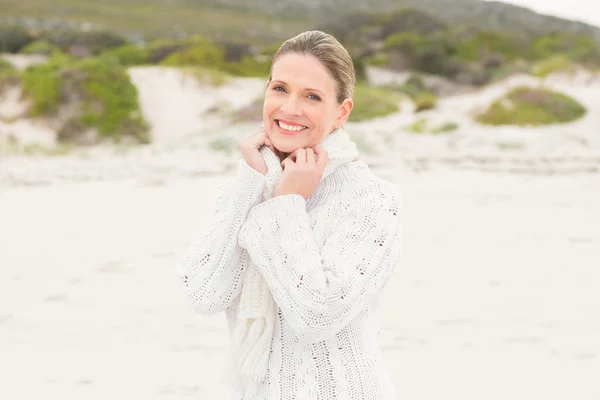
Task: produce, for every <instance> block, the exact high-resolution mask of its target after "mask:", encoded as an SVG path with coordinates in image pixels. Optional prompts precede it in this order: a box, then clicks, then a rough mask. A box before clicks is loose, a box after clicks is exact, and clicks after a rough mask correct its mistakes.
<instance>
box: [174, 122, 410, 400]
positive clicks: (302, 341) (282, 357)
mask: <svg viewBox="0 0 600 400" xmlns="http://www.w3.org/2000/svg"><path fill="white" fill-rule="evenodd" d="M321 145H322V146H323V147H326V148H327V150H328V151H329V154H330V159H329V161H328V164H327V167H326V170H325V174H324V176H323V179H322V180H321V183H320V184H319V186H318V187H317V189H316V190H315V192H314V193H313V194H312V195H311V196H310V197H309V198H308V200H306V201H305V200H304V198H303V197H302V196H300V195H294V194H292V195H283V196H277V197H274V198H271V193H272V190H273V187H274V185H275V184H276V182H277V180H278V179H279V177H280V176H281V167H280V165H279V161H278V159H276V157H275V155H274V154H273V153H272V152H271V151H270V150H268V149H267V150H268V151H267V150H265V149H266V148H263V149H261V152H262V153H263V156H264V158H265V160H266V162H267V166H268V170H269V172H268V173H267V176H263V175H261V174H259V173H258V172H256V171H255V170H254V169H252V168H251V167H249V166H248V165H247V164H246V163H245V162H244V161H243V160H241V161H240V164H239V167H238V170H237V173H236V176H235V178H234V179H233V180H231V181H229V182H228V183H227V184H225V185H223V186H222V187H221V188H220V195H219V198H218V201H217V207H215V210H214V211H215V212H214V214H213V217H214V218H215V220H214V221H213V222H212V223H211V224H210V230H209V231H208V232H205V233H204V234H202V235H201V236H200V237H199V238H198V239H197V240H196V241H195V242H194V243H193V244H192V246H191V247H190V249H189V251H188V253H187V254H186V255H185V257H184V258H183V260H182V262H181V264H180V265H179V269H178V271H179V275H180V277H181V279H182V282H183V284H184V287H185V289H186V292H187V294H188V296H189V298H190V300H191V302H192V304H193V305H194V306H195V308H196V309H197V310H198V311H199V312H202V313H204V314H214V313H216V312H220V311H225V312H226V316H227V320H228V323H229V328H230V331H231V333H232V350H231V354H230V362H229V363H228V368H227V370H226V374H225V376H226V378H227V380H226V382H227V383H229V384H232V385H233V386H234V390H233V392H232V399H235V400H266V399H268V400H271V399H273V400H276V399H281V400H292V399H297V400H302V399H306V400H308V399H310V400H315V399H319V400H321V399H322V400H329V399H351V400H354V399H356V400H358V399H360V400H369V399H377V400H386V399H395V398H396V397H395V391H394V386H393V384H392V382H391V379H390V376H389V372H388V369H387V367H386V365H385V362H384V360H383V356H382V353H381V350H380V348H379V346H378V343H377V333H378V329H379V328H378V326H379V325H378V324H379V321H378V316H377V297H378V294H379V292H380V291H381V289H382V288H383V287H384V286H385V284H386V283H387V281H388V280H389V278H390V277H391V276H392V274H393V271H394V267H395V264H396V261H397V259H398V257H399V254H400V195H399V192H398V190H397V188H396V186H394V185H392V184H391V183H389V182H387V181H384V180H381V179H379V178H377V177H376V176H374V175H373V174H372V173H371V172H370V170H369V168H368V167H367V165H366V164H364V163H363V162H360V161H354V162H353V161H352V160H353V159H354V157H355V156H356V154H357V153H356V148H355V146H354V143H353V142H351V141H350V139H349V137H348V136H347V134H346V132H344V131H343V130H341V129H340V130H338V131H337V132H335V133H334V134H332V135H330V136H328V137H327V139H325V141H323V143H322V144H321Z"/></svg>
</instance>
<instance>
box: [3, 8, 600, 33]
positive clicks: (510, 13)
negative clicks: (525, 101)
mask: <svg viewBox="0 0 600 400" xmlns="http://www.w3.org/2000/svg"><path fill="white" fill-rule="evenodd" d="M405 7H410V8H416V9H418V10H421V11H425V12H427V13H430V14H431V15H433V16H435V17H437V18H439V19H440V20H442V21H443V22H444V23H446V24H449V25H468V26H474V27H477V28H480V29H486V30H507V31H517V32H526V33H528V34H532V35H544V34H549V33H553V32H572V33H581V34H585V35H589V36H591V37H594V38H595V39H596V40H597V41H600V28H598V27H594V26H591V25H588V24H585V23H581V22H576V21H570V20H566V19H561V18H557V17H553V16H545V15H540V14H538V13H536V12H534V11H531V10H529V9H526V8H523V7H518V6H515V5H511V4H505V3H502V2H484V1H481V0H453V1H452V7H448V2H447V1H446V0H401V1H394V0H370V1H369V2H368V5H367V3H366V2H364V1H363V0H319V1H308V0H282V1H278V2H277V3H275V4H273V2H272V1H270V0H253V1H252V2H245V1H242V0H147V1H143V2H142V1H137V0H125V1H117V0H106V1H104V2H102V3H101V4H100V3H99V2H97V1H93V0H52V1H50V0H28V1H26V2H24V1H21V2H15V1H12V0H0V10H2V12H1V15H2V16H3V17H2V18H0V20H2V21H4V22H7V21H14V20H15V19H17V20H19V21H20V22H22V23H25V24H27V25H28V26H29V27H37V28H53V27H56V26H57V25H64V24H67V23H68V22H70V23H73V22H74V23H78V24H92V25H96V26H102V27H105V28H108V29H114V30H117V31H119V32H122V33H125V34H129V35H131V36H140V37H145V38H155V37H162V36H185V35H192V34H202V35H207V36H210V37H212V38H216V39H217V38H227V39H229V40H231V39H240V38H244V40H251V41H254V42H257V43H267V42H270V41H276V40H282V39H285V38H287V37H289V36H290V35H292V34H294V33H297V32H299V31H301V30H306V29H314V28H316V27H319V26H321V25H323V24H324V23H326V22H330V21H331V20H336V21H338V22H339V23H344V20H345V19H346V15H347V14H353V13H356V12H370V11H373V12H381V11H391V10H394V9H398V8H405ZM341 10H343V11H341Z"/></svg>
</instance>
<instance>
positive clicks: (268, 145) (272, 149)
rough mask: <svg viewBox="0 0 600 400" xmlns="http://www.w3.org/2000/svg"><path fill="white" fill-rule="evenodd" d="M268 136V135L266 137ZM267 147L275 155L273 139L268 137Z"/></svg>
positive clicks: (266, 139)
mask: <svg viewBox="0 0 600 400" xmlns="http://www.w3.org/2000/svg"><path fill="white" fill-rule="evenodd" d="M265 136H266V135H265ZM265 146H267V147H268V148H269V149H271V151H272V152H273V153H275V146H273V143H271V139H269V137H268V136H266V137H265Z"/></svg>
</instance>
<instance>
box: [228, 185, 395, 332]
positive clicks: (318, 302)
mask: <svg viewBox="0 0 600 400" xmlns="http://www.w3.org/2000/svg"><path fill="white" fill-rule="evenodd" d="M344 201H345V202H346V203H345V204H343V205H342V207H341V208H342V209H345V210H346V211H344V212H343V213H342V214H340V215H335V216H332V218H331V219H332V221H331V223H333V224H334V225H335V226H333V227H332V229H331V231H332V232H333V234H332V235H331V236H330V237H329V238H327V240H326V242H325V244H324V246H323V247H322V248H320V247H319V246H318V245H317V243H316V242H315V239H314V237H313V231H312V229H311V227H310V220H309V217H308V214H307V213H306V202H305V200H304V198H303V197H302V196H300V195H297V194H289V195H282V196H278V197H274V198H272V199H270V200H267V201H265V202H264V203H261V204H259V205H257V206H256V207H254V208H253V209H252V210H251V212H250V214H249V216H248V219H247V220H246V223H245V224H244V226H243V227H242V230H241V232H240V238H239V240H240V245H241V246H242V247H243V248H246V249H247V250H248V253H249V254H250V257H251V258H252V260H253V262H254V263H255V264H256V265H257V267H258V268H259V269H260V271H261V272H262V274H263V276H264V278H265V281H266V282H267V285H268V286H269V288H270V289H271V293H272V294H273V298H274V300H275V302H276V303H277V305H278V306H279V307H280V308H281V310H282V313H283V315H284V316H285V318H286V320H287V321H288V322H289V323H290V325H291V326H292V328H293V329H294V330H295V331H296V333H297V334H298V335H299V336H300V337H301V340H302V341H304V342H319V341H322V340H325V339H327V338H329V337H331V336H333V335H334V334H336V333H338V332H339V331H341V330H342V329H343V328H344V327H345V326H346V325H347V324H348V322H350V320H352V319H353V318H355V317H356V316H357V315H358V314H359V313H361V312H362V311H363V310H365V309H366V308H367V306H368V304H369V302H371V300H372V299H373V298H374V297H375V296H376V294H377V293H378V292H379V291H380V290H381V289H382V288H383V286H384V285H385V284H386V283H387V281H388V280H389V278H390V277H391V276H392V274H393V271H394V267H395V264H396V262H397V260H398V257H399V253H400V233H401V232H400V195H399V192H398V190H397V188H396V187H395V186H393V185H391V184H387V183H384V182H371V183H369V184H368V185H363V187H362V188H360V189H358V190H355V191H354V196H352V197H347V198H346V199H344Z"/></svg>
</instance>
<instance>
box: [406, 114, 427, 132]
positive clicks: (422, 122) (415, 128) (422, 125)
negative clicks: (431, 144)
mask: <svg viewBox="0 0 600 400" xmlns="http://www.w3.org/2000/svg"><path fill="white" fill-rule="evenodd" d="M427 124H428V121H427V118H419V119H418V120H416V121H415V122H413V123H412V124H410V125H409V126H408V127H407V130H408V131H409V132H412V133H427Z"/></svg>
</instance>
